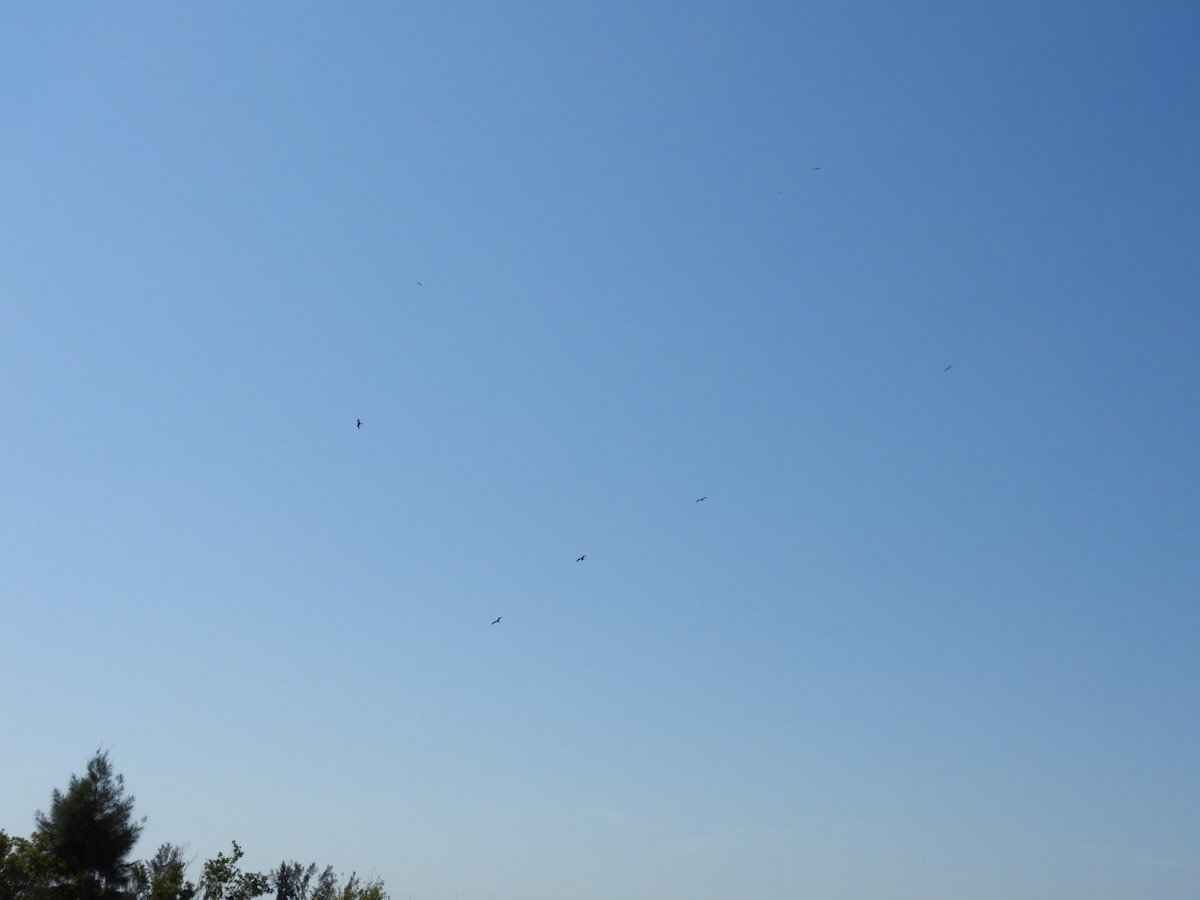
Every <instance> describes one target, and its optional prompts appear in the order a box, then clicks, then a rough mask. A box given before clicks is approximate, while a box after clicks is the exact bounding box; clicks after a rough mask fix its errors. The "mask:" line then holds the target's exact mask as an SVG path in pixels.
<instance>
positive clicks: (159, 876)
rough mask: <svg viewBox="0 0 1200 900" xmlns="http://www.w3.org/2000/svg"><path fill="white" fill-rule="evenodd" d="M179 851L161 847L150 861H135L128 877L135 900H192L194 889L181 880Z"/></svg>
mask: <svg viewBox="0 0 1200 900" xmlns="http://www.w3.org/2000/svg"><path fill="white" fill-rule="evenodd" d="M185 869H187V863H186V862H184V861H183V848H182V847H180V846H178V845H177V844H163V845H162V846H161V847H159V848H158V852H156V853H155V854H154V857H153V858H152V859H149V860H147V861H145V862H136V863H134V864H133V869H132V871H131V872H130V875H131V877H132V880H133V894H134V896H135V897H136V898H137V900H193V898H194V897H195V896H196V886H195V885H194V884H192V883H191V882H190V881H187V880H186V879H184V877H183V873H184V870H185Z"/></svg>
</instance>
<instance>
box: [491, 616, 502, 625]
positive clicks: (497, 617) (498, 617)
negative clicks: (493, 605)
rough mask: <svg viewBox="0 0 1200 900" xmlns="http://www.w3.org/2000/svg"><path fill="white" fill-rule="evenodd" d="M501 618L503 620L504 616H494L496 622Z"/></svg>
mask: <svg viewBox="0 0 1200 900" xmlns="http://www.w3.org/2000/svg"><path fill="white" fill-rule="evenodd" d="M503 618H504V616H496V622H499V621H500V620H501V619H503ZM496 622H493V623H492V624H493V625H495V624H496Z"/></svg>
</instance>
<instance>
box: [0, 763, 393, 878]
mask: <svg viewBox="0 0 1200 900" xmlns="http://www.w3.org/2000/svg"><path fill="white" fill-rule="evenodd" d="M133 802H134V798H133V797H132V796H128V795H126V793H125V779H124V777H123V776H121V775H118V774H116V773H115V772H114V771H113V768H112V762H111V761H110V760H109V758H108V753H107V752H102V751H97V753H96V755H95V756H93V757H92V759H91V761H90V762H89V763H88V766H87V774H85V775H84V776H82V777H78V776H72V777H71V783H70V785H69V786H68V788H67V790H66V791H58V790H55V791H54V792H53V794H52V795H51V801H50V811H49V812H48V813H42V812H38V813H36V814H35V816H34V820H35V822H36V824H37V827H36V829H35V830H34V833H33V834H32V835H31V836H30V837H28V838H23V837H12V836H10V835H8V834H6V833H5V832H4V831H2V830H0V900H254V898H256V897H261V896H263V895H265V894H267V893H268V892H270V891H272V890H273V891H274V892H275V900H388V895H387V893H386V892H385V891H384V888H383V881H382V880H380V879H372V880H370V881H367V882H366V883H363V882H362V881H361V880H360V879H359V877H358V876H357V875H356V874H351V875H350V877H349V878H348V879H347V880H346V882H345V883H342V882H341V881H340V880H339V879H338V877H337V875H336V874H335V873H334V870H333V867H332V866H326V867H325V868H324V869H323V870H320V871H319V872H318V869H317V866H316V864H315V863H314V864H311V865H308V866H303V865H301V864H300V863H297V862H291V863H288V862H284V863H280V865H279V868H278V869H276V870H273V871H272V872H271V873H270V874H269V875H264V874H262V873H260V872H247V871H243V870H242V868H241V866H240V865H239V863H240V861H241V859H242V856H243V855H244V854H243V852H242V848H241V847H240V846H238V843H237V841H234V842H233V849H232V850H231V852H230V853H229V854H228V855H226V854H224V853H218V854H217V855H216V856H215V857H213V858H212V859H210V860H208V861H207V862H205V863H204V866H203V869H202V871H201V874H200V878H199V880H198V881H197V882H196V883H193V882H191V881H189V880H188V879H187V877H186V875H187V862H186V861H185V859H184V856H183V848H182V847H180V846H179V845H177V844H163V845H161V846H160V847H159V848H158V850H157V851H156V852H155V854H154V856H152V857H151V858H150V859H147V860H141V861H138V862H133V863H131V862H129V860H128V857H129V854H130V853H131V852H132V850H133V847H134V845H135V844H136V843H137V839H138V836H139V835H140V834H141V832H142V827H143V824H144V821H145V820H135V819H134V818H133Z"/></svg>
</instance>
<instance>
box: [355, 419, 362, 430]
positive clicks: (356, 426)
mask: <svg viewBox="0 0 1200 900" xmlns="http://www.w3.org/2000/svg"><path fill="white" fill-rule="evenodd" d="M354 427H355V428H362V419H355V420H354Z"/></svg>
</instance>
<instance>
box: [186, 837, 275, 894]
mask: <svg viewBox="0 0 1200 900" xmlns="http://www.w3.org/2000/svg"><path fill="white" fill-rule="evenodd" d="M244 855H245V854H244V853H243V851H242V848H241V847H239V846H238V842H237V841H234V842H233V851H232V852H231V853H230V854H229V856H226V855H225V854H224V853H218V854H217V855H216V856H214V857H213V858H212V859H210V860H209V861H208V862H206V863H205V864H204V872H203V874H202V875H201V876H200V885H199V887H200V891H201V896H202V897H203V900H252V898H254V897H261V896H262V895H263V894H265V893H266V892H267V891H269V890H270V889H271V882H270V880H269V879H268V878H267V876H266V875H263V874H262V873H260V872H243V871H242V870H241V868H240V867H239V866H238V860H240V859H241V858H242V857H243V856H244Z"/></svg>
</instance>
